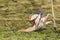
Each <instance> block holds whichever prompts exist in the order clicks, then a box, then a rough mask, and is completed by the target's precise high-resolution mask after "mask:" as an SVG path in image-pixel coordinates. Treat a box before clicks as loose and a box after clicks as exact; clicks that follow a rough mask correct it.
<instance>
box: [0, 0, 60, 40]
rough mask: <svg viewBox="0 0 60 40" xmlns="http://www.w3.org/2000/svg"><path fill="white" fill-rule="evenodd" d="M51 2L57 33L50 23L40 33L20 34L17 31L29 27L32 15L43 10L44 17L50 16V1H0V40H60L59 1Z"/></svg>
mask: <svg viewBox="0 0 60 40" xmlns="http://www.w3.org/2000/svg"><path fill="white" fill-rule="evenodd" d="M53 1H54V11H55V16H56V23H57V30H56V31H57V32H55V31H54V30H53V23H52V24H49V25H46V28H45V29H41V30H40V31H34V32H29V33H22V32H17V31H18V30H20V29H22V28H27V27H29V26H31V23H30V22H29V21H28V18H29V16H30V15H31V14H32V13H35V12H37V11H38V10H42V9H45V10H46V11H45V13H44V14H45V15H46V14H48V13H50V14H52V12H51V2H50V0H0V40H60V6H59V5H60V0H53ZM56 5H58V6H56ZM49 20H52V18H51V17H50V19H49Z"/></svg>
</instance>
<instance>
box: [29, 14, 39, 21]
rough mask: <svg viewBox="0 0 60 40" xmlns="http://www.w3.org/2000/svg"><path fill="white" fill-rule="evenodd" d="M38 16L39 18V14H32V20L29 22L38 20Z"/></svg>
mask: <svg viewBox="0 0 60 40" xmlns="http://www.w3.org/2000/svg"><path fill="white" fill-rule="evenodd" d="M37 16H38V14H32V15H31V16H30V19H29V20H31V21H32V20H34V19H36V18H37Z"/></svg>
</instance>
